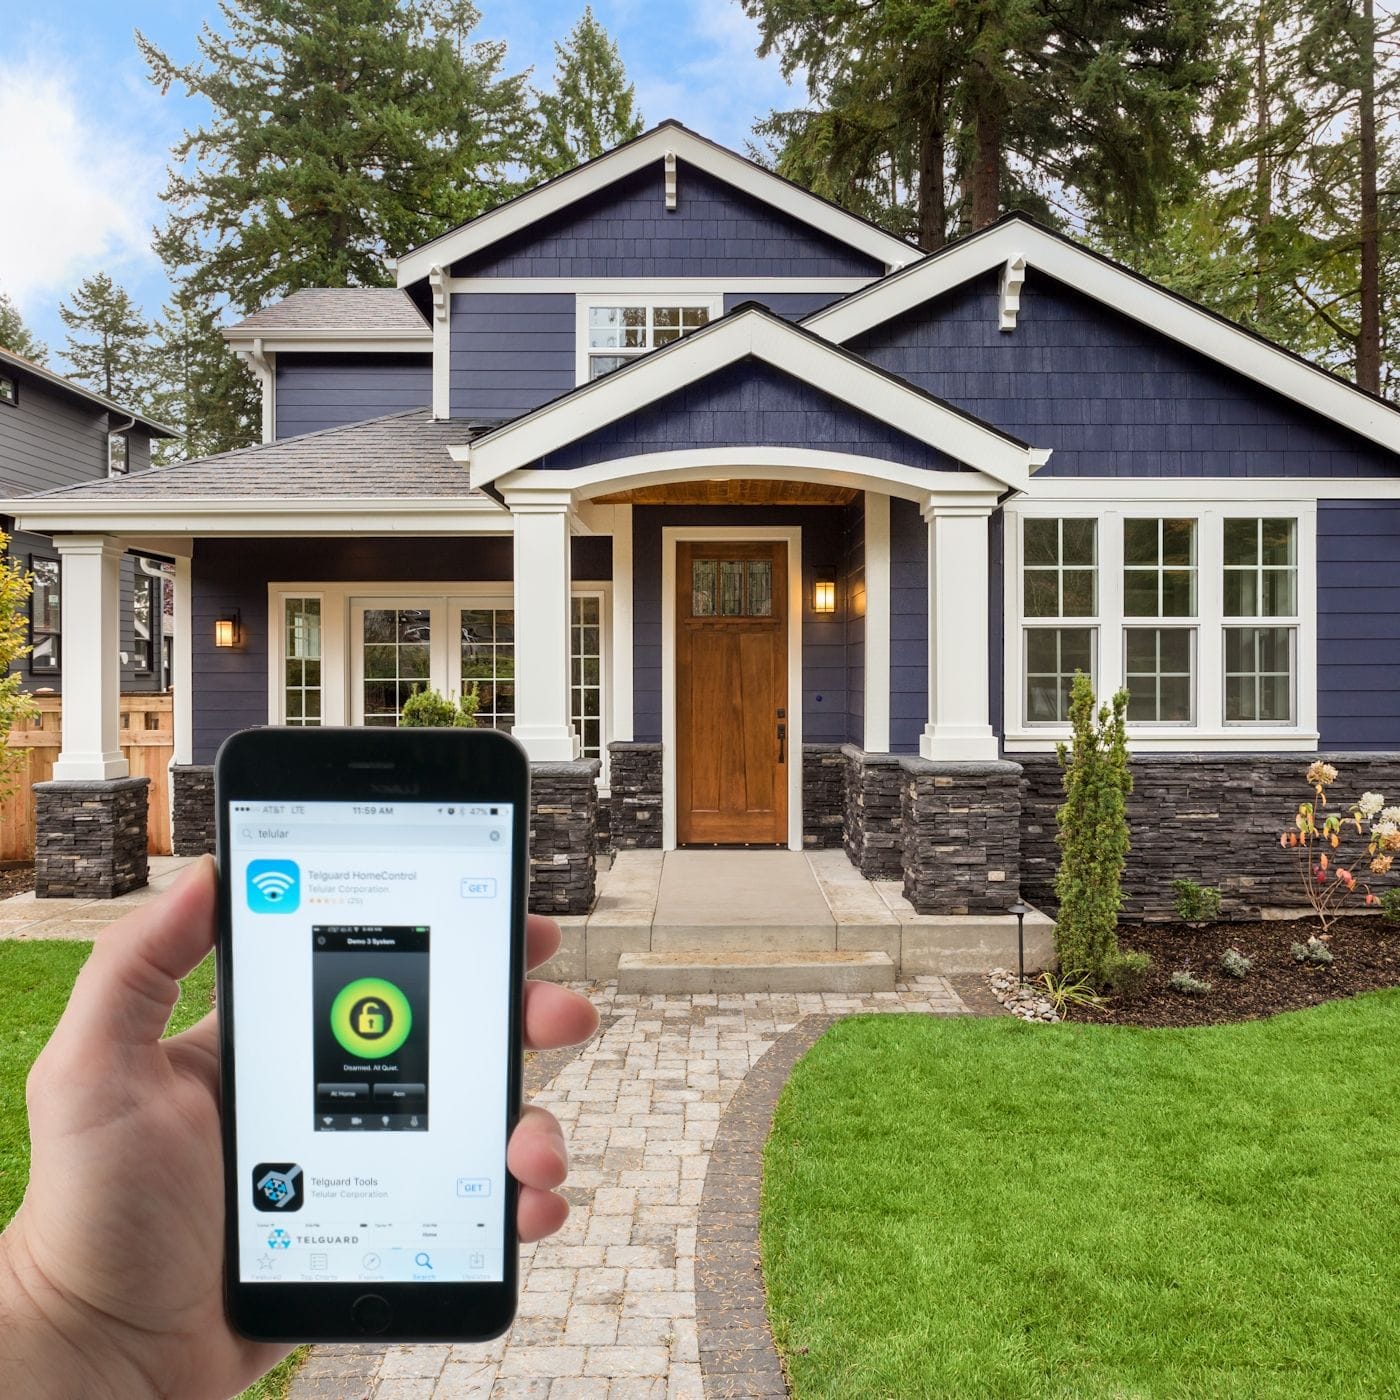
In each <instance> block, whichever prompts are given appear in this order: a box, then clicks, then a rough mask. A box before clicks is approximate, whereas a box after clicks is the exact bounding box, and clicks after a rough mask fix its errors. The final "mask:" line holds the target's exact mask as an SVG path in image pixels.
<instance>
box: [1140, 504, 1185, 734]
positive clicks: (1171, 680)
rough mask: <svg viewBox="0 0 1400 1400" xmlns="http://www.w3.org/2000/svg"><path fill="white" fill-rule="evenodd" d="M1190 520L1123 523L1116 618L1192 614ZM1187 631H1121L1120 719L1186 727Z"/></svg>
mask: <svg viewBox="0 0 1400 1400" xmlns="http://www.w3.org/2000/svg"><path fill="white" fill-rule="evenodd" d="M1196 548H1197V546H1196V522H1195V521H1194V520H1125V521H1124V522H1123V615H1124V616H1125V617H1162V618H1166V617H1190V618H1194V617H1195V616H1196V584H1197V573H1198V569H1197V560H1196ZM1194 647H1195V629H1194V628H1191V627H1129V628H1127V629H1125V631H1124V634H1123V652H1124V679H1125V681H1126V684H1127V687H1128V697H1129V698H1128V719H1129V720H1130V721H1132V722H1133V723H1135V724H1190V723H1191V721H1192V718H1193V715H1194V708H1195V693H1196V683H1195V673H1196V668H1195V652H1194Z"/></svg>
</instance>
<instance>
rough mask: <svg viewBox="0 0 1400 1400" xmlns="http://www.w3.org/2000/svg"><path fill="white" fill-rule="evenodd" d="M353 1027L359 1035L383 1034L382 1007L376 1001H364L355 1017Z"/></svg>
mask: <svg viewBox="0 0 1400 1400" xmlns="http://www.w3.org/2000/svg"><path fill="white" fill-rule="evenodd" d="M355 1029H356V1031H358V1032H359V1033H360V1034H361V1035H383V1034H384V1008H383V1007H382V1006H381V1005H380V1003H379V1002H377V1001H366V1002H365V1003H363V1004H362V1005H361V1007H360V1009H359V1014H358V1015H357V1016H356V1017H355Z"/></svg>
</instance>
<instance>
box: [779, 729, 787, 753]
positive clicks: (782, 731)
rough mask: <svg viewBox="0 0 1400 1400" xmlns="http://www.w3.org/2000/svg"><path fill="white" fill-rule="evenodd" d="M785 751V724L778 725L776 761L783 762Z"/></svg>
mask: <svg viewBox="0 0 1400 1400" xmlns="http://www.w3.org/2000/svg"><path fill="white" fill-rule="evenodd" d="M786 752H787V725H785V724H780V725H779V726H778V762H779V763H782V762H784V761H785V760H784V754H785V753H786Z"/></svg>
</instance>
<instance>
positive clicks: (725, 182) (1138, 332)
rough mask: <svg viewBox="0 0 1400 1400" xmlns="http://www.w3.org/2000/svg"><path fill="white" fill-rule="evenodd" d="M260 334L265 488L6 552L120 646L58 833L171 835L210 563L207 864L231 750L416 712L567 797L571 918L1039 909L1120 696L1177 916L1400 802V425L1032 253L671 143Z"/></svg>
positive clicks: (104, 663) (177, 474)
mask: <svg viewBox="0 0 1400 1400" xmlns="http://www.w3.org/2000/svg"><path fill="white" fill-rule="evenodd" d="M226 334H227V336H228V339H229V342H230V344H232V345H233V346H234V347H235V348H236V349H237V350H238V351H239V353H241V354H243V355H244V356H246V358H247V359H248V361H249V362H250V364H251V365H252V366H253V367H254V368H255V369H256V371H257V373H258V374H259V375H260V376H261V380H262V384H263V391H264V406H265V416H264V433H263V436H264V439H265V441H264V442H263V443H261V444H260V445H257V446H253V447H250V448H246V449H244V450H242V451H238V452H231V453H226V454H223V455H222V456H219V457H215V458H210V459H207V460H204V461H194V462H187V463H184V464H181V465H179V466H175V467H171V468H169V469H167V470H163V471H160V472H133V473H131V474H130V475H128V476H126V477H124V478H122V479H119V480H116V479H114V480H109V481H101V482H93V483H88V484H83V485H75V486H72V487H69V488H66V489H62V490H57V491H51V492H48V493H46V494H44V495H42V496H38V497H34V498H30V499H27V500H12V501H10V502H8V503H3V504H0V509H4V510H6V511H9V512H11V513H13V514H14V515H15V516H17V518H18V519H19V521H20V524H21V525H22V527H23V528H24V529H26V530H31V531H39V532H44V533H52V534H53V535H54V537H55V539H56V542H57V547H58V551H59V554H60V556H61V557H62V558H63V560H64V580H63V588H64V595H63V596H64V607H65V610H66V612H67V614H68V615H69V616H73V615H75V614H81V615H82V616H83V617H84V618H85V619H90V625H87V626H85V628H84V630H83V631H82V632H81V634H78V633H76V632H73V631H71V630H70V632H69V633H68V634H67V635H66V636H65V655H66V656H68V657H69V658H70V664H69V672H70V684H69V694H68V697H67V708H66V709H65V713H64V723H65V730H64V773H65V776H66V777H69V778H71V779H73V780H81V783H80V786H78V787H75V788H74V790H73V791H74V797H73V798H69V797H66V796H65V795H64V793H63V791H62V790H56V791H54V792H53V793H52V794H51V795H50V797H49V798H48V799H47V802H46V806H45V809H44V814H43V820H46V821H48V822H50V823H53V824H56V825H59V826H62V824H63V823H66V822H70V821H71V820H72V802H73V801H74V800H75V799H77V798H80V799H81V801H83V802H84V803H86V804H88V806H87V809H86V810H87V811H88V812H89V813H90V812H91V811H92V810H93V808H92V805H91V804H92V803H93V802H94V801H99V800H100V801H103V802H106V803H107V804H108V810H109V816H108V825H109V826H110V827H112V828H113V829H120V830H125V829H126V827H127V826H129V825H130V824H131V823H132V822H133V821H135V820H136V818H137V816H138V815H139V808H140V801H141V794H140V792H139V791H137V789H139V788H140V786H141V785H140V783H139V782H133V780H130V779H128V778H125V777H124V773H123V767H122V764H121V762H120V758H119V755H118V752H117V746H116V737H115V736H116V730H115V725H116V714H115V698H114V697H115V693H116V669H115V665H114V663H113V661H112V658H114V657H115V656H116V654H117V652H118V651H119V650H120V646H121V641H120V636H119V617H120V596H119V595H120V587H119V579H118V570H117V561H118V560H119V559H120V558H121V557H122V555H123V554H124V552H126V551H129V550H149V551H152V552H154V553H157V554H160V555H165V556H169V557H173V558H174V559H175V561H176V631H177V644H176V663H175V664H176V687H175V693H176V697H177V703H178V709H177V718H176V755H175V764H174V768H173V772H172V782H173V784H174V791H175V799H174V805H175V813H176V823H177V837H176V840H177V849H181V850H198V849H206V848H207V847H208V845H209V842H210V839H211V828H212V811H213V804H212V791H211V779H210V772H211V770H210V767H209V765H210V763H211V760H212V759H213V756H214V752H215V750H216V748H217V747H218V745H219V743H220V741H221V740H222V739H223V738H224V737H225V736H226V735H228V734H229V733H231V732H233V731H234V730H237V729H239V728H242V727H244V726H248V725H257V724H264V723H268V722H271V723H279V724H291V725H318V724H366V725H392V724H394V723H396V720H397V715H398V711H399V707H400V706H401V705H402V703H403V701H404V700H405V699H406V697H407V696H408V695H409V694H410V693H411V691H412V689H413V687H414V686H415V685H420V684H422V683H424V682H431V683H432V684H434V685H436V686H438V687H441V688H443V689H445V690H448V691H457V690H460V689H461V688H462V687H463V686H466V685H475V686H477V687H478V689H479V693H480V699H481V708H480V711H479V718H480V720H481V722H483V723H487V724H493V725H497V726H501V727H506V728H509V729H511V730H512V731H513V732H514V734H515V735H516V737H517V738H518V739H520V740H521V742H522V743H523V744H524V745H525V747H526V749H527V750H528V752H529V754H530V757H531V759H532V761H533V764H534V794H535V804H536V813H535V820H534V822H533V830H534V845H533V853H532V859H533V873H534V884H533V889H532V900H533V903H534V905H535V907H537V908H541V909H545V910H551V911H556V912H569V911H573V912H577V911H579V910H582V909H585V908H587V907H588V904H589V902H590V901H591V899H592V898H593V889H594V870H595V864H594V862H595V851H596V849H597V848H598V847H599V845H608V844H611V845H612V846H613V847H615V848H619V849H626V848H629V847H663V848H671V847H675V846H686V845H699V846H705V845H734V844H747V845H754V846H780V847H782V846H786V847H789V848H793V849H801V848H804V847H808V848H810V847H843V848H844V849H845V851H846V853H847V854H848V856H849V858H850V860H851V861H852V862H853V863H854V864H855V865H856V866H857V867H858V868H859V869H860V870H861V871H862V872H863V873H864V874H866V875H867V876H869V877H871V878H900V879H902V880H903V881H904V888H905V891H906V893H907V895H908V897H909V898H910V899H911V901H912V902H913V903H914V905H915V906H916V908H918V909H919V910H921V911H925V912H934V913H942V914H948V915H955V914H961V913H967V914H974V915H979V916H1004V915H1005V912H1006V911H1007V910H1008V909H1009V908H1010V907H1011V905H1012V904H1013V903H1014V902H1015V901H1016V899H1017V896H1018V893H1024V894H1025V895H1026V896H1027V897H1028V898H1030V899H1033V900H1043V899H1046V898H1048V897H1049V896H1050V893H1051V880H1052V878H1053V872H1054V864H1055V849H1054V809H1055V806H1056V802H1057V798H1058V786H1059V775H1058V772H1057V768H1056V760H1055V756H1054V748H1055V745H1056V743H1057V742H1058V741H1060V740H1062V739H1064V737H1065V736H1066V734H1067V724H1066V718H1067V716H1066V706H1067V696H1068V690H1069V685H1070V681H1071V678H1072V677H1073V674H1074V672H1075V671H1076V670H1079V669H1082V670H1086V671H1088V672H1089V673H1090V674H1091V675H1092V677H1093V678H1094V681H1095V683H1096V686H1097V688H1098V690H1099V691H1100V693H1103V694H1107V693H1109V692H1111V691H1112V690H1113V689H1115V688H1116V687H1118V686H1120V685H1123V684H1126V685H1127V686H1128V687H1129V688H1130V690H1131V692H1132V705H1131V711H1130V722H1131V739H1132V746H1133V751H1134V757H1135V765H1134V766H1135V772H1136V777H1137V794H1136V796H1135V798H1134V803H1133V806H1132V809H1131V819H1132V822H1133V828H1134V843H1135V852H1134V856H1133V858H1132V862H1131V864H1130V867H1129V875H1128V882H1129V883H1128V893H1129V904H1130V909H1131V910H1133V911H1135V912H1142V913H1154V912H1160V911H1161V910H1162V909H1163V908H1165V907H1166V901H1167V900H1169V898H1170V891H1169V888H1168V886H1169V882H1170V880H1171V878H1172V877H1173V876H1174V875H1176V874H1190V875H1192V876H1194V877H1196V878H1199V879H1208V880H1210V881H1211V882H1213V883H1218V884H1222V885H1224V886H1225V889H1226V892H1227V895H1229V897H1230V899H1231V901H1232V902H1233V905H1232V907H1236V908H1240V909H1245V908H1255V907H1258V906H1261V905H1267V904H1272V903H1282V902H1286V901H1287V900H1288V899H1289V898H1290V890H1291V888H1292V887H1291V881H1292V879H1293V873H1292V870H1291V867H1288V866H1287V865H1285V864H1282V863H1281V862H1280V861H1279V852H1278V848H1277V831H1278V830H1279V829H1280V828H1281V826H1282V825H1284V824H1286V822H1287V820H1288V819H1289V815H1290V814H1291V812H1292V810H1293V807H1294V804H1295V803H1296V800H1297V797H1298V796H1300V795H1302V793H1301V791H1300V787H1301V773H1302V769H1303V767H1304V766H1305V765H1306V763H1307V761H1308V756H1309V755H1316V754H1318V753H1326V754H1334V755H1338V757H1337V759H1336V760H1335V761H1337V762H1338V763H1339V764H1341V763H1346V764H1348V765H1350V767H1351V769H1352V770H1353V773H1354V775H1355V778H1356V786H1357V790H1358V791H1359V790H1360V787H1361V786H1363V785H1364V786H1367V787H1372V788H1378V789H1380V790H1383V791H1387V792H1389V791H1391V790H1393V789H1396V788H1397V786H1400V785H1397V783H1396V782H1395V779H1396V778H1397V777H1398V776H1400V758H1397V757H1394V756H1393V755H1395V754H1396V753H1398V752H1400V716H1397V713H1396V705H1395V701H1394V693H1395V689H1396V678H1397V676H1400V628H1397V626H1396V623H1395V614H1396V612H1397V611H1400V591H1398V590H1397V588H1396V587H1395V586H1393V583H1392V580H1391V578H1390V575H1389V569H1390V568H1393V567H1394V566H1395V564H1396V562H1397V559H1400V414H1397V412H1396V411H1395V409H1393V408H1392V407H1391V406H1390V405H1388V404H1387V403H1385V402H1383V401H1381V400H1380V399H1378V398H1375V397H1373V396H1370V395H1368V394H1366V393H1363V392H1361V391H1359V390H1357V389H1356V388H1354V387H1353V386H1351V385H1350V384H1347V383H1345V382H1343V381H1341V380H1340V379H1338V378H1336V377H1334V376H1332V375H1330V374H1328V373H1326V372H1324V371H1322V370H1320V369H1318V368H1317V367H1315V366H1313V365H1311V364H1309V363H1307V362H1306V361H1304V360H1302V359H1300V358H1298V357H1297V356H1295V355H1293V354H1290V353H1289V352H1287V351H1285V350H1282V349H1280V348H1279V347H1277V346H1275V345H1272V344H1270V343H1268V342H1267V341H1265V340H1262V339H1260V338H1259V337H1257V336H1255V335H1253V334H1251V333H1249V332H1247V331H1245V330H1242V329H1240V328H1239V327H1237V326H1235V325H1233V324H1231V323H1229V322H1227V321H1225V320H1223V319H1221V318H1220V317H1218V316H1216V315H1214V314H1212V313H1211V312H1209V311H1206V310H1204V309H1203V308H1201V307H1199V306H1196V305H1193V304H1192V303H1190V302H1189V301H1186V300H1184V299H1182V298H1181V297H1179V296H1177V295H1175V294H1173V293H1171V292H1169V291H1167V290H1165V289H1163V288H1162V287H1160V286H1157V285H1154V284H1153V283H1151V282H1150V281H1148V280H1146V279H1144V278H1142V277H1140V276H1138V275H1136V274H1134V273H1133V272H1132V271H1130V270H1129V269H1127V268H1124V267H1122V266H1120V265H1118V264H1116V263H1114V262H1112V261H1110V260H1108V259H1106V258H1104V257H1102V256H1100V255H1099V254H1097V253H1095V252H1093V251H1091V250H1090V249H1088V248H1086V247H1084V246H1082V245H1081V244H1078V243H1076V242H1075V241H1073V240H1071V239H1069V238H1066V237H1064V236H1062V235H1060V234H1058V233H1054V232H1051V231H1049V230H1047V229H1045V228H1042V227H1039V226H1037V225H1036V224H1035V223H1033V222H1031V221H1030V220H1028V219H1026V218H1024V217H1021V216H1019V215H1011V216H1008V217H1006V218H1004V219H1002V220H1001V221H1000V222H998V223H997V224H995V225H993V226H991V227H989V228H986V229H983V230H981V231H980V232H978V233H976V234H973V235H971V236H970V237H967V238H964V239H962V240H961V241H959V242H956V243H954V244H951V245H949V246H948V247H946V248H943V249H941V250H940V251H938V252H936V253H933V254H930V255H925V254H924V253H922V252H921V251H920V250H919V249H918V248H915V247H913V246H911V245H910V244H908V243H906V242H904V241H903V240H901V239H899V238H895V237H892V236H891V235H890V234H888V233H886V232H884V231H882V230H881V229H879V228H876V227H874V226H872V225H871V224H869V223H866V222H864V221H863V220H861V219H858V218H855V217H853V216H852V215H850V214H848V213H845V212H843V211H842V210H840V209H838V208H836V207H835V206H833V205H831V204H828V203H826V202H824V201H822V200H820V199H818V198H815V197H813V196H812V195H811V194H809V193H807V192H805V191H804V190H802V189H800V188H798V187H797V186H795V185H793V184H790V183H788V182H787V181H785V180H782V179H780V178H778V177H777V176H775V175H773V174H771V173H770V172H768V171H766V170H763V169H761V168H760V167H758V166H756V165H754V164H752V163H750V162H748V161H747V160H745V159H743V158H741V157H740V156H738V155H736V154H734V153H733V152H731V151H727V150H725V149H723V148H721V147H719V146H716V145H714V144H713V143H711V142H709V141H707V140H705V139H704V138H702V137H701V136H699V135H697V134H695V133H694V132H691V131H689V130H687V129H686V128H684V127H682V126H680V125H679V124H677V123H675V122H665V123H663V124H662V125H660V126H658V127H656V128H655V129H653V130H651V131H649V132H647V133H646V134H644V135H643V136H641V137H639V138H637V139H636V140H634V141H632V142H630V143H628V144H626V145H624V146H621V147H619V148H617V149H616V150H614V151H612V152H610V153H609V154H607V155H605V156H602V157H600V158H599V159H597V160H594V161H591V162H589V163H587V164H585V165H583V166H580V167H579V168H578V169H576V170H574V171H572V172H570V173H568V174H566V175H563V176H561V177H559V178H558V179H555V180H552V181H550V182H548V183H546V184H543V185H541V186H539V187H537V188H536V189H533V190H531V191H530V192H528V193H526V194H524V195H521V196H520V197H518V198H516V199H514V200H512V201H510V202H509V203H506V204H504V205H501V206H500V207H498V208H496V209H494V210H492V211H491V212H489V213H487V214H483V215H481V216H480V217H478V218H476V219H474V220H472V221H471V222H469V223H466V224H464V225H462V226H461V227H459V228H456V229H453V230H452V231H451V232H448V233H446V234H444V235H442V236H441V237H440V238H437V239H435V240H434V241H433V242H431V243H429V244H427V245H425V246H423V247H421V248H416V249H412V250H410V251H407V252H405V253H404V255H403V256H402V257H401V258H400V259H399V261H398V263H397V287H396V288H391V289H348V290H334V289H325V290H309V291H303V292H298V293H296V294H295V295H294V296H291V297H289V298H288V299H287V300H286V301H284V302H282V303H280V304H279V305H277V306H273V307H269V308H267V309H266V310H263V311H260V312H258V313H257V314H256V315H254V316H252V317H250V318H249V319H248V320H246V321H244V322H243V323H241V324H240V325H237V326H234V327H232V328H231V329H230V330H229V331H228V332H227V333H226ZM80 658H81V659H80ZM77 677H81V678H82V685H81V689H80V690H79V689H78V687H76V686H75V685H74V680H75V679H76V678H77ZM122 839H133V840H134V839H135V838H134V837H132V838H122ZM117 846H120V841H118V843H117ZM56 858H57V857H56ZM87 869H92V866H91V865H89V866H88V867H87ZM83 878H89V877H87V876H84V877H83ZM124 878H126V877H124V876H122V874H121V859H120V855H119V853H117V854H114V855H113V856H112V858H111V863H110V867H109V868H108V869H107V870H106V871H105V872H99V873H98V874H97V875H95V876H93V877H91V879H90V887H91V888H92V889H93V891H94V892H97V893H111V892H113V891H114V890H116V889H118V888H120V887H121V885H122V882H123V879H124ZM1295 902H1296V901H1295Z"/></svg>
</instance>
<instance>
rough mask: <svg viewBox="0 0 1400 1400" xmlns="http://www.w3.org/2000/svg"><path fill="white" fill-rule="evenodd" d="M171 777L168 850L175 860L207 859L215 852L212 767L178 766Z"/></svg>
mask: <svg viewBox="0 0 1400 1400" xmlns="http://www.w3.org/2000/svg"><path fill="white" fill-rule="evenodd" d="M170 773H171V785H172V787H173V789H174V807H173V809H172V811H171V813H170V849H171V851H172V852H173V853H174V854H175V855H177V856H202V855H208V854H210V853H212V852H213V850H214V765H213V764H212V763H177V764H176V765H175V766H174V767H173V768H172V769H171V770H170Z"/></svg>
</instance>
